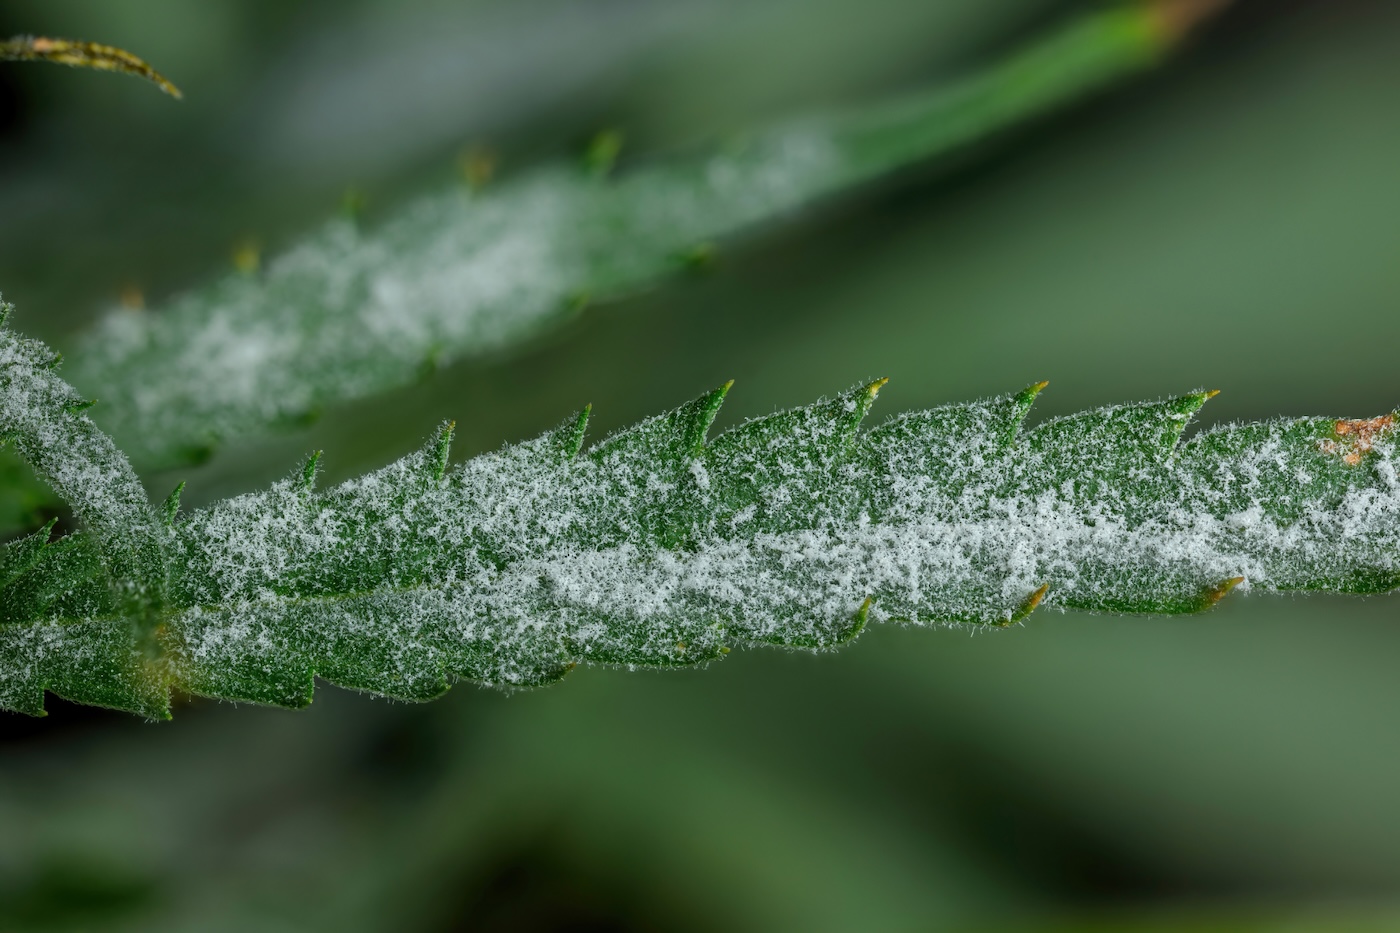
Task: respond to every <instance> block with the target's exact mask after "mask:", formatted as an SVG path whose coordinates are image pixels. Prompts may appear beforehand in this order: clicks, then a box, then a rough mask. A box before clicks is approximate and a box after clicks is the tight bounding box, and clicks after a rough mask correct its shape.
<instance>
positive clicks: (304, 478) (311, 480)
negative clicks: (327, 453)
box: [301, 450, 322, 492]
mask: <svg viewBox="0 0 1400 933" xmlns="http://www.w3.org/2000/svg"><path fill="white" fill-rule="evenodd" d="M321 453H322V451H319V450H318V451H316V452H314V453H313V454H312V455H311V456H310V457H307V458H306V466H304V467H302V468H301V485H302V488H303V489H305V490H306V491H307V492H310V491H311V490H312V489H313V488H314V487H315V485H316V470H317V469H318V468H319V467H320V464H321Z"/></svg>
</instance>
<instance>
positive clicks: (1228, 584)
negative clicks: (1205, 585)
mask: <svg viewBox="0 0 1400 933" xmlns="http://www.w3.org/2000/svg"><path fill="white" fill-rule="evenodd" d="M1243 582H1244V577H1230V578H1229V579H1227V580H1223V581H1222V582H1221V583H1220V584H1219V585H1217V586H1215V587H1212V588H1211V589H1209V590H1207V591H1206V596H1205V606H1204V608H1206V609H1209V608H1210V607H1211V606H1214V605H1215V604H1216V603H1218V602H1220V601H1221V600H1222V599H1224V598H1225V594H1226V593H1228V592H1230V591H1231V590H1233V589H1234V588H1235V587H1237V586H1239V585H1240V584H1241V583H1243Z"/></svg>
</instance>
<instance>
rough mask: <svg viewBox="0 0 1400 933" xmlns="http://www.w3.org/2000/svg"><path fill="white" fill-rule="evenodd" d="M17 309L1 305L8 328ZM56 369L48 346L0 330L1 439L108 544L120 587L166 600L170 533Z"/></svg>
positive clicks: (1, 317)
mask: <svg viewBox="0 0 1400 933" xmlns="http://www.w3.org/2000/svg"><path fill="white" fill-rule="evenodd" d="M10 310H11V308H10V306H9V305H7V304H4V303H3V301H0V324H2V323H3V320H4V318H5V317H7V316H8V315H9V313H10ZM56 367H57V357H56V356H55V355H54V353H53V352H52V351H51V350H49V349H48V348H47V347H45V346H43V345H42V344H40V343H38V342H37V341H31V340H26V339H24V338H22V337H19V336H17V335H15V334H14V333H13V332H12V331H10V330H8V329H5V328H4V327H3V326H0V435H4V436H5V437H6V438H7V439H8V441H9V443H11V444H12V445H14V447H15V448H16V449H17V450H18V452H19V453H20V455H21V456H23V457H24V458H25V460H27V461H28V462H29V464H30V465H31V466H32V467H33V468H34V469H35V471H36V472H37V473H38V474H39V475H40V476H41V477H43V479H44V480H45V481H46V482H48V483H49V485H51V486H52V487H53V489H54V490H55V491H56V492H57V493H58V494H59V495H60V496H62V497H63V498H64V500H65V501H67V502H68V503H69V504H70V505H71V506H72V508H73V511H74V513H75V514H76V515H77V516H78V517H79V518H80V519H81V520H82V522H83V524H84V526H85V527H87V528H88V529H89V530H90V531H91V533H92V534H93V535H94V536H95V537H96V539H97V540H98V541H99V542H100V545H101V548H102V551H103V553H104V555H105V557H106V563H107V569H108V571H109V573H110V574H111V576H112V578H113V581H112V582H113V583H114V585H116V586H117V587H118V588H121V589H124V590H129V591H130V594H131V595H134V596H136V597H137V598H139V599H142V600H145V599H151V598H154V599H158V598H159V593H160V591H161V590H162V589H163V588H164V582H165V581H164V576H165V573H164V568H163V565H162V562H161V550H162V547H163V543H162V538H163V529H161V528H160V527H159V525H158V523H157V522H156V520H155V516H154V514H153V512H152V510H151V508H150V504H149V502H148V501H147V499H146V492H145V489H144V488H143V487H142V485H141V482H140V480H138V479H137V477H136V474H135V472H134V471H133V470H132V469H131V465H130V464H129V463H128V462H127V459H126V457H125V456H124V455H123V454H122V453H121V451H119V450H118V449H117V448H116V445H115V444H113V443H112V440H111V438H109V437H107V435H105V434H103V433H102V432H101V431H99V430H98V429H97V426H96V425H94V424H93V423H92V421H91V420H90V419H89V418H88V416H87V415H86V414H83V412H82V409H83V408H84V407H86V405H87V402H86V401H85V400H84V399H83V398H82V396H80V395H78V394H77V393H76V392H74V391H73V389H72V387H70V386H69V385H68V384H67V383H66V382H64V381H63V380H62V379H61V378H59V376H58V375H57V373H56V372H55V369H56Z"/></svg>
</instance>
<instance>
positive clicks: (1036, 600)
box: [1001, 583, 1050, 626]
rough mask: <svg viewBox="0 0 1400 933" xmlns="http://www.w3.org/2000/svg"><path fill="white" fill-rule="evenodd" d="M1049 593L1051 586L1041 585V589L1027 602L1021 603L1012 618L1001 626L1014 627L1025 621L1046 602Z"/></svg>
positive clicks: (1027, 599) (1030, 596) (1028, 598)
mask: <svg viewBox="0 0 1400 933" xmlns="http://www.w3.org/2000/svg"><path fill="white" fill-rule="evenodd" d="M1049 592H1050V584H1049V583H1042V584H1041V585H1040V588H1039V589H1037V590H1036V591H1035V592H1033V593H1031V594H1030V595H1029V596H1027V597H1026V599H1025V601H1024V602H1022V603H1021V605H1020V607H1019V608H1018V609H1017V610H1016V611H1015V612H1013V613H1012V614H1011V617H1010V618H1009V619H1007V620H1006V621H1005V622H1002V623H1001V624H1002V625H1004V626H1005V625H1014V624H1015V623H1017V622H1020V621H1023V620H1024V619H1025V618H1026V616H1028V615H1030V614H1031V613H1032V612H1035V609H1036V607H1037V606H1039V605H1040V604H1041V603H1042V602H1044V600H1045V597H1046V595H1047V594H1048V593H1049Z"/></svg>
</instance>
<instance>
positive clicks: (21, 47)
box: [0, 36, 184, 100]
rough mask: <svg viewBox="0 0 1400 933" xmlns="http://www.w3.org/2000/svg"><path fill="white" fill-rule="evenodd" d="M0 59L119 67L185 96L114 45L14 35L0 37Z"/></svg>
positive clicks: (163, 78)
mask: <svg viewBox="0 0 1400 933" xmlns="http://www.w3.org/2000/svg"><path fill="white" fill-rule="evenodd" d="M0 61H46V62H54V63H55V64H58V65H71V66H73V67H75V68H95V69H97V70H98V71H120V72H124V73H125V74H130V75H136V76H137V77H139V78H145V79H146V80H147V81H150V82H151V83H152V84H154V85H155V86H156V87H158V88H160V89H161V90H162V91H164V92H165V93H167V94H169V95H170V96H171V97H174V98H175V99H177V100H178V99H179V98H181V97H182V96H184V95H182V94H181V93H180V89H179V88H178V87H176V86H175V85H174V84H172V83H170V81H169V80H168V79H167V78H166V77H165V76H164V75H163V74H161V73H160V72H159V71H156V70H155V69H154V68H152V67H151V66H150V65H148V64H147V63H146V62H145V61H143V60H142V59H140V58H138V57H137V56H135V55H132V54H131V53H130V52H128V51H126V50H125V49H119V48H117V47H116V46H113V45H101V44H100V43H97V42H75V41H74V40H72V39H50V38H47V37H45V36H15V37H14V38H12V39H5V40H0Z"/></svg>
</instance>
